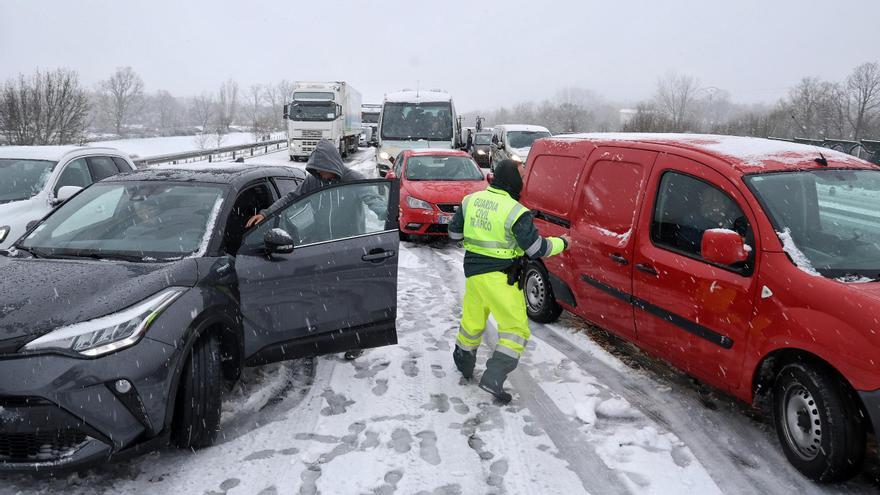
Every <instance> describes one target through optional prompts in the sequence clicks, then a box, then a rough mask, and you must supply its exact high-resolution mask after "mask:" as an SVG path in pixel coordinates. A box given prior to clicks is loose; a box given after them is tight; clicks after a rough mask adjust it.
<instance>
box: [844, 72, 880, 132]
mask: <svg viewBox="0 0 880 495" xmlns="http://www.w3.org/2000/svg"><path fill="white" fill-rule="evenodd" d="M846 91H847V96H848V100H849V108H850V112H849V119H850V125H851V126H852V132H853V139H860V138H861V137H862V133H863V132H864V131H865V128H866V127H868V126H869V125H870V122H871V120H872V119H873V117H874V113H875V111H876V110H877V108H878V107H880V65H878V64H877V63H876V62H870V63H865V64H862V65H860V66H858V67H856V68H855V69H853V71H852V74H850V75H849V77H848V78H847V79H846Z"/></svg>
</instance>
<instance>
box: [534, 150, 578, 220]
mask: <svg viewBox="0 0 880 495" xmlns="http://www.w3.org/2000/svg"><path fill="white" fill-rule="evenodd" d="M583 164H584V160H583V159H582V158H575V157H571V156H556V155H541V156H539V157H537V158H536V159H535V161H534V162H533V163H532V167H531V170H530V172H529V184H528V198H529V199H528V203H529V206H530V207H534V208H535V209H537V210H541V211H544V212H546V213H551V214H554V215H561V216H566V215H568V213H569V209H570V208H571V203H572V200H573V199H574V196H575V190H576V188H577V184H578V178H579V177H580V175H581V171H582V170H583Z"/></svg>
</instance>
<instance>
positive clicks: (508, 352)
mask: <svg viewBox="0 0 880 495" xmlns="http://www.w3.org/2000/svg"><path fill="white" fill-rule="evenodd" d="M495 352H500V353H501V354H506V355H508V356H510V357H512V358H514V359H516V360H519V353H518V352H516V351H514V350H513V349H511V348H509V347H505V346H503V345H497V346H495Z"/></svg>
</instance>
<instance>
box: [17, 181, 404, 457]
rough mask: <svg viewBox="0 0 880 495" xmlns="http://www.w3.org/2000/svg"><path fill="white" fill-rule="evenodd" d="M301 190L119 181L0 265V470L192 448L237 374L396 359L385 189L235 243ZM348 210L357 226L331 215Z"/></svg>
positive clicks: (339, 190) (393, 197) (366, 190)
mask: <svg viewBox="0 0 880 495" xmlns="http://www.w3.org/2000/svg"><path fill="white" fill-rule="evenodd" d="M304 174H305V173H304V172H302V171H301V170H298V169H294V168H287V167H254V166H235V167H233V166H230V167H228V168H222V169H213V170H210V171H200V170H180V169H178V170H167V169H166V170H143V171H137V172H132V173H129V174H122V175H119V176H115V177H113V178H110V179H107V180H105V181H102V182H100V183H97V184H94V185H92V186H90V187H88V188H86V189H84V190H83V191H81V192H80V193H79V194H77V195H76V196H74V197H73V198H71V199H70V200H69V201H68V202H67V203H65V204H64V205H62V206H60V207H59V208H58V209H56V210H55V211H54V212H53V213H51V214H50V215H48V216H47V217H46V218H44V219H43V220H42V221H41V222H40V223H39V224H38V225H35V226H31V228H30V230H29V231H28V233H27V234H25V235H24V237H22V238H21V239H19V240H18V242H17V243H16V244H15V246H14V247H13V248H11V249H10V250H9V251H8V252H0V254H2V256H0V274H2V276H0V471H2V470H6V471H23V470H24V471H27V470H31V471H33V470H46V469H56V470H57V469H59V468H80V467H83V466H86V465H89V464H91V463H92V462H95V461H103V460H106V459H108V458H115V457H118V456H121V455H123V454H127V453H132V452H137V451H139V450H143V449H145V448H152V447H154V446H158V445H162V444H165V443H168V442H169V441H171V442H172V443H174V444H176V445H178V446H180V447H184V448H189V447H196V448H197V447H203V446H206V445H209V444H211V443H212V441H213V440H214V438H215V436H216V434H217V431H218V428H219V424H220V397H221V393H222V390H223V385H224V383H223V382H224V381H226V380H235V379H236V378H237V377H238V376H239V373H240V370H241V369H242V367H243V366H251V365H259V364H263V363H269V362H273V361H278V360H284V359H292V358H299V357H306V356H314V355H318V354H324V353H331V352H339V351H343V350H348V349H353V348H367V347H377V346H383V345H389V344H395V343H396V342H397V333H396V328H395V317H396V309H397V308H396V302H397V296H396V293H397V250H398V234H397V218H396V216H397V215H396V213H397V211H398V199H397V191H398V188H397V186H396V184H394V182H393V181H390V180H368V181H360V182H354V183H346V184H341V185H336V186H333V187H330V188H327V189H323V190H321V191H317V192H315V193H313V194H311V195H309V196H305V197H303V198H300V199H299V200H298V201H296V202H295V203H293V204H291V205H290V206H289V207H288V208H286V209H284V210H282V211H280V212H278V213H277V214H276V215H274V216H272V217H270V218H268V219H267V220H266V221H265V222H263V223H262V224H260V226H258V227H257V228H254V229H251V230H250V231H246V229H245V222H246V220H247V219H248V218H249V217H250V216H251V215H253V214H254V213H255V212H257V211H260V210H261V209H263V208H266V207H267V206H269V205H270V204H271V203H272V202H273V201H275V200H276V199H277V198H279V197H281V196H282V195H284V194H285V193H286V192H288V191H290V190H292V189H293V188H295V187H296V186H297V185H298V184H299V183H300V182H301V181H302V180H303V178H304V176H305V175H304ZM352 197H355V198H359V199H365V201H363V205H362V208H363V209H362V211H361V207H360V206H361V202H355V203H354V204H357V205H358V207H357V208H355V209H353V210H352V209H350V208H349V209H340V208H339V207H338V205H340V204H348V205H351V204H352V202H351V201H341V200H342V199H347V200H350V199H351V198H352ZM377 197H378V198H380V199H382V200H383V201H379V202H377V201H375V199H376V198H377ZM366 198H369V201H367V200H366ZM367 204H370V205H371V206H370V207H368V206H367ZM377 205H379V206H377ZM385 205H387V209H382V208H381V207H383V206H385ZM370 208H379V210H380V211H375V210H371V209H370Z"/></svg>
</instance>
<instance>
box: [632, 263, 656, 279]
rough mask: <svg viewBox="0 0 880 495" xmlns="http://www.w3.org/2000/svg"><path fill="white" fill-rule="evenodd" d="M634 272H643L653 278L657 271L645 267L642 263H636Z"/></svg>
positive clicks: (648, 266)
mask: <svg viewBox="0 0 880 495" xmlns="http://www.w3.org/2000/svg"><path fill="white" fill-rule="evenodd" d="M636 270H639V271H641V272H645V273H647V274H648V275H653V276H655V277H656V276H657V270H656V269H655V268H654V267H653V266H651V265H646V264H644V263H637V264H636Z"/></svg>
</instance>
